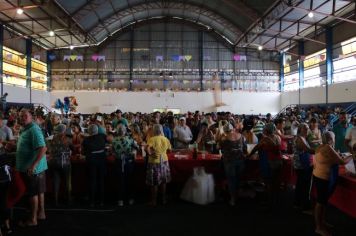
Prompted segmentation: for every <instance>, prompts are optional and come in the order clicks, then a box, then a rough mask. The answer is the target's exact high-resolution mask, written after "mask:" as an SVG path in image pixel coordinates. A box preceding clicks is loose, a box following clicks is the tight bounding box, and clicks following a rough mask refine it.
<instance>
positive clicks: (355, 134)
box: [345, 126, 356, 147]
mask: <svg viewBox="0 0 356 236" xmlns="http://www.w3.org/2000/svg"><path fill="white" fill-rule="evenodd" d="M345 139H349V140H351V141H350V144H351V147H353V146H354V145H355V143H356V127H355V126H354V127H352V128H351V129H348V130H347V131H346V135H345Z"/></svg>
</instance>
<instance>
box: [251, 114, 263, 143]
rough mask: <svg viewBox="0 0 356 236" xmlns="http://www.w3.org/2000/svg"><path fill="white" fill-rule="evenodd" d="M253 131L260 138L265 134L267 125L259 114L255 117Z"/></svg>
mask: <svg viewBox="0 0 356 236" xmlns="http://www.w3.org/2000/svg"><path fill="white" fill-rule="evenodd" d="M253 124H254V126H253V129H252V130H253V133H254V134H255V135H256V136H257V138H258V140H261V139H262V136H263V129H264V127H265V123H263V121H261V120H260V118H259V117H258V116H254V117H253Z"/></svg>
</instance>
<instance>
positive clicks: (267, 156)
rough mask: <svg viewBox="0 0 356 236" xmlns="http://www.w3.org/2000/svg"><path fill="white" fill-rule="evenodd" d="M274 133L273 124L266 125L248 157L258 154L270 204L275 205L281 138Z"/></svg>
mask: <svg viewBox="0 0 356 236" xmlns="http://www.w3.org/2000/svg"><path fill="white" fill-rule="evenodd" d="M276 132H277V128H276V126H275V125H274V124H272V123H268V124H266V125H265V127H264V129H263V135H262V137H261V140H260V142H259V143H258V144H257V145H256V146H255V147H254V148H253V149H252V151H251V153H250V154H249V155H248V157H251V156H252V155H253V154H254V153H255V152H256V151H258V153H259V157H260V166H261V172H262V175H263V178H264V182H265V184H266V188H267V193H268V195H269V202H270V203H271V204H277V202H278V200H279V199H278V198H279V192H280V185H281V180H282V166H283V161H282V153H281V138H280V137H279V136H278V135H277V134H276Z"/></svg>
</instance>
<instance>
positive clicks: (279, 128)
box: [275, 118, 294, 154]
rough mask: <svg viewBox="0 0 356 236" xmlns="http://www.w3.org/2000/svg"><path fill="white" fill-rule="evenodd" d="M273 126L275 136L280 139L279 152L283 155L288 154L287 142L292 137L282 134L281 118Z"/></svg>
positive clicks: (283, 124) (283, 123)
mask: <svg viewBox="0 0 356 236" xmlns="http://www.w3.org/2000/svg"><path fill="white" fill-rule="evenodd" d="M275 124H276V128H277V132H276V134H277V135H278V136H279V137H280V138H281V151H282V153H283V154H286V153H288V142H289V141H291V140H292V139H294V136H292V135H286V134H285V133H284V126H285V121H284V119H283V118H279V119H277V120H276V122H275Z"/></svg>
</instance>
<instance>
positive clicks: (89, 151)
mask: <svg viewBox="0 0 356 236" xmlns="http://www.w3.org/2000/svg"><path fill="white" fill-rule="evenodd" d="M98 132H99V131H98V126H97V125H95V124H91V125H89V127H88V134H89V136H88V137H86V138H84V140H83V143H82V153H83V155H84V156H85V157H86V160H87V163H88V168H89V183H90V189H89V201H90V206H91V207H94V206H95V204H96V200H99V205H100V206H103V205H104V192H105V174H106V150H105V145H106V136H105V135H104V134H99V133H98ZM97 191H98V192H99V195H98V196H97V197H96V192H97Z"/></svg>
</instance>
